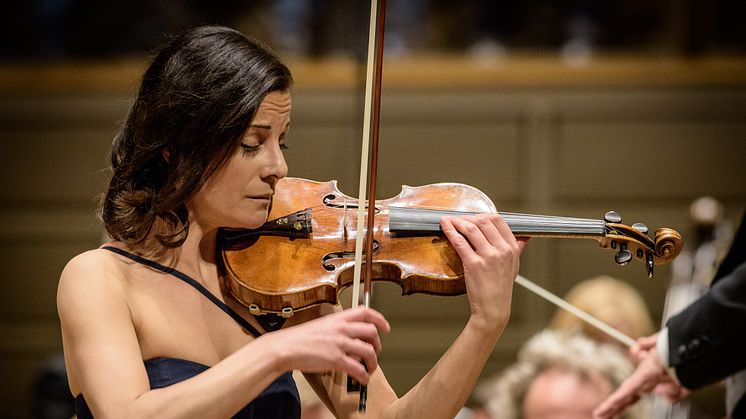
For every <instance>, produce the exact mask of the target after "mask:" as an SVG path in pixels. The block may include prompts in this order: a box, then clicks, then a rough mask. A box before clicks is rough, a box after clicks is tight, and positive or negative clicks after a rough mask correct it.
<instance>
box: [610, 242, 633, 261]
mask: <svg viewBox="0 0 746 419" xmlns="http://www.w3.org/2000/svg"><path fill="white" fill-rule="evenodd" d="M631 260H632V252H630V251H629V250H627V244H626V243H621V244H619V251H618V252H617V253H616V255H614V262H616V263H617V265H626V264H627V263H629V261H631Z"/></svg>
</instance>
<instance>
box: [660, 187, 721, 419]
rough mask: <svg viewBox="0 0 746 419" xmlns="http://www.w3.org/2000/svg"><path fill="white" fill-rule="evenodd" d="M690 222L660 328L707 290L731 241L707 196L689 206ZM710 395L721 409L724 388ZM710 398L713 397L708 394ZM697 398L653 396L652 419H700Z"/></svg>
mask: <svg viewBox="0 0 746 419" xmlns="http://www.w3.org/2000/svg"><path fill="white" fill-rule="evenodd" d="M689 222H690V226H691V230H692V233H693V234H692V236H693V237H692V241H691V242H690V243H691V247H690V248H687V249H684V250H683V251H682V253H681V255H680V256H679V257H678V258H677V259H676V260H675V261H674V263H673V269H672V271H673V276H672V278H671V285H670V286H669V288H668V291H667V292H666V303H665V305H664V306H663V316H662V319H661V325H662V326H665V325H666V322H667V321H668V319H670V318H671V317H673V316H674V315H676V314H677V313H678V312H680V311H681V310H683V309H685V308H686V307H687V306H689V304H691V303H692V302H693V301H694V300H696V299H697V298H699V297H700V296H701V295H702V294H704V293H705V292H706V291H707V288H708V287H709V286H710V282H711V281H712V278H713V277H714V275H715V271H716V268H717V264H718V263H719V262H720V260H721V259H722V257H723V256H724V255H725V253H726V252H727V249H728V246H729V243H730V241H731V235H732V231H731V226H730V224H729V223H728V222H726V221H725V220H724V219H723V206H722V204H721V203H720V202H718V201H717V200H715V199H714V198H712V197H709V196H703V197H700V198H697V199H696V200H694V201H693V202H692V203H691V205H690V206H689ZM719 390H720V391H718V390H716V389H713V390H711V391H710V392H711V393H713V392H715V393H721V394H717V395H715V396H714V397H713V398H715V399H717V400H718V402H716V403H710V404H712V405H715V406H720V405H721V403H720V401H722V400H723V395H722V393H723V389H722V388H720V389H719ZM710 396H712V394H710ZM701 397H702V396H700V398H699V399H695V398H687V399H684V400H681V401H679V402H677V403H674V404H671V403H669V402H668V401H667V400H665V399H663V398H659V397H656V398H655V402H654V404H653V411H652V417H653V418H654V419H688V418H693V417H695V412H696V417H698V418H702V417H703V416H704V415H707V413H705V412H704V411H703V409H701V408H697V407H696V406H693V404H697V403H698V402H701V401H702V400H701ZM724 413H725V412H717V414H711V415H709V416H708V417H713V418H715V417H722V416H723V414H724Z"/></svg>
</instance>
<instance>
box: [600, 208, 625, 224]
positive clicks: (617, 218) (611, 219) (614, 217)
mask: <svg viewBox="0 0 746 419" xmlns="http://www.w3.org/2000/svg"><path fill="white" fill-rule="evenodd" d="M604 221H606V222H607V223H621V222H622V216H621V215H619V214H618V213H617V212H616V211H609V212H607V213H606V214H605V215H604Z"/></svg>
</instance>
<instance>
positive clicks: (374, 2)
mask: <svg viewBox="0 0 746 419" xmlns="http://www.w3.org/2000/svg"><path fill="white" fill-rule="evenodd" d="M385 17H386V0H371V2H370V28H369V34H368V61H367V69H366V77H365V111H364V115H363V142H362V147H361V155H360V189H359V193H358V202H360V201H362V198H363V197H366V196H367V205H358V210H357V231H358V233H359V232H361V231H365V235H362V234H357V235H356V237H355V268H354V271H353V282H352V307H357V305H358V304H359V303H360V277H361V274H362V254H363V244H364V245H365V275H364V277H363V281H364V290H363V304H365V306H366V307H370V297H371V290H372V287H371V279H372V276H373V228H374V223H375V218H374V217H375V203H376V182H377V172H378V128H379V116H380V113H381V112H380V111H381V73H382V69H383V32H384V24H385ZM369 174H370V176H369ZM366 189H367V193H366ZM368 206H370V208H368V217H367V228H365V229H364V227H365V225H364V224H363V223H364V220H365V209H366V207H368ZM366 403H367V388H366V387H365V386H360V403H359V404H358V411H360V412H365V406H366Z"/></svg>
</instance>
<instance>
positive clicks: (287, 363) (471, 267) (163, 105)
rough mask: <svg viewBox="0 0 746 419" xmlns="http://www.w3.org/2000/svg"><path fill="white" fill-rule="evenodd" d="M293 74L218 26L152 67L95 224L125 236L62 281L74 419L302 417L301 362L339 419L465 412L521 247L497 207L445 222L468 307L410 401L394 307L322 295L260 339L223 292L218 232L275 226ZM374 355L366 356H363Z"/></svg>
mask: <svg viewBox="0 0 746 419" xmlns="http://www.w3.org/2000/svg"><path fill="white" fill-rule="evenodd" d="M291 84H292V78H291V75H290V73H289V71H288V70H287V68H286V67H285V66H284V65H283V64H282V63H280V62H279V60H278V59H277V58H276V57H275V56H274V55H273V54H272V53H271V52H270V51H269V49H268V48H267V47H266V46H264V45H263V44H261V43H259V42H257V41H255V40H251V39H247V38H246V37H244V36H243V35H241V34H240V33H238V32H236V31H234V30H231V29H228V28H223V27H202V28H197V29H194V30H191V31H188V32H186V33H183V34H181V35H179V36H176V37H174V38H172V39H171V40H170V41H169V42H168V43H167V44H166V45H165V46H164V47H163V48H162V49H161V50H160V51H159V53H158V54H157V56H156V57H155V58H154V60H153V62H152V63H151V64H150V66H149V67H148V69H147V70H146V72H145V74H144V76H143V80H142V84H141V87H140V90H139V93H138V95H137V98H136V100H135V102H134V104H133V106H132V109H131V110H130V113H129V115H128V117H127V120H126V121H125V123H124V125H123V127H122V129H121V131H120V132H119V133H118V135H117V136H116V138H115V140H114V142H113V147H112V152H111V170H112V178H111V183H110V185H109V188H108V190H107V192H106V194H105V196H104V198H103V200H102V204H101V218H102V220H103V222H104V225H105V227H106V229H107V231H108V233H109V235H110V236H111V237H112V238H113V240H112V241H111V242H109V243H106V244H105V245H104V246H102V247H101V248H99V249H95V250H91V251H88V252H85V253H83V254H81V255H78V256H76V257H75V258H74V259H72V260H71V261H70V262H69V263H68V264H67V266H66V267H65V269H64V271H63V273H62V276H61V279H60V284H59V290H58V309H59V314H60V319H61V323H62V337H63V344H64V349H65V360H66V364H67V369H68V376H69V384H70V389H71V391H72V393H73V395H74V396H76V407H77V411H78V415H79V417H90V416H91V415H93V416H96V417H138V418H140V417H153V416H157V417H159V418H164V417H205V418H206V417H216V418H223V417H231V416H237V417H257V418H258V417H261V418H271V417H278V418H279V417H283V418H286V417H287V418H290V417H299V401H298V396H297V391H296V389H295V385H294V383H293V381H292V376H291V375H290V372H292V371H293V370H300V371H302V372H303V373H305V374H306V376H307V377H308V379H309V381H310V382H311V384H312V386H313V387H314V389H315V390H316V391H317V392H318V393H319V395H320V397H321V398H322V400H324V401H325V403H326V404H327V406H328V407H329V408H330V410H331V411H332V412H333V413H334V414H335V415H336V416H337V417H351V416H355V414H356V411H357V394H355V393H348V392H347V391H346V380H342V379H340V378H341V377H342V376H343V374H346V375H349V376H351V377H353V378H354V379H356V380H358V381H359V382H360V383H362V384H365V385H367V386H368V403H367V413H366V414H368V415H370V416H371V417H428V418H431V417H453V416H454V415H455V414H456V412H457V411H458V410H459V408H460V407H461V406H462V405H463V403H464V402H465V400H466V398H467V396H468V395H469V393H470V392H471V389H472V387H473V386H474V383H475V381H476V380H477V378H478V376H479V373H480V371H481V369H482V367H483V365H484V363H485V362H486V360H487V358H488V356H489V354H490V353H491V351H492V349H493V347H494V345H495V343H496V342H497V340H498V339H499V338H500V335H501V333H502V332H503V330H504V328H505V327H506V325H507V322H508V317H509V313H510V304H511V294H512V288H513V280H514V278H515V277H516V275H517V272H518V266H519V255H520V253H521V250H522V249H523V245H524V242H523V241H517V240H516V239H515V238H514V236H513V234H512V233H511V231H510V229H509V227H508V226H507V224H506V223H505V222H504V221H503V219H502V218H501V217H500V216H498V215H479V216H469V217H462V218H444V219H443V220H442V221H441V226H442V229H443V230H444V232H445V234H446V236H447V238H448V240H449V241H450V242H451V243H452V245H453V246H454V247H455V249H456V251H457V252H458V254H459V256H460V257H461V259H462V261H463V264H464V271H465V282H466V287H467V293H468V297H469V301H470V307H471V313H470V317H469V321H468V322H467V324H466V326H465V327H464V330H463V332H462V333H461V334H460V336H459V337H458V338H457V339H456V340H455V341H454V342H453V344H452V346H451V347H450V349H449V350H448V351H447V352H446V354H445V355H443V357H442V358H441V359H440V361H439V362H438V363H437V364H436V365H435V366H434V367H433V368H432V369H431V370H430V372H429V373H428V374H427V375H426V376H425V377H424V378H422V379H421V381H420V382H419V383H418V384H417V385H416V386H415V387H414V388H412V389H411V390H410V391H409V392H408V393H407V394H405V395H404V396H403V397H401V398H399V397H397V395H396V394H394V391H393V390H392V389H391V387H390V386H389V384H388V383H387V381H386V378H385V377H384V375H383V373H382V372H381V369H380V368H378V364H377V360H376V357H377V354H378V353H379V352H380V351H381V343H380V339H379V333H382V332H383V333H386V332H388V331H389V324H388V323H387V321H386V320H385V319H384V317H383V316H382V315H381V314H380V313H378V312H376V311H374V310H372V309H367V308H356V309H349V310H342V309H341V308H340V307H339V306H331V305H329V304H325V305H320V306H318V307H315V308H310V309H307V310H304V311H302V312H299V313H296V315H295V316H293V317H292V318H291V319H290V320H289V321H288V323H287V324H286V325H285V326H284V327H283V328H282V329H280V330H277V331H274V332H268V333H262V332H261V330H263V329H262V327H261V326H260V325H259V324H258V323H257V322H256V321H255V320H254V319H253V316H252V315H251V314H250V313H249V312H248V310H247V309H246V308H245V307H244V306H243V305H242V304H241V303H240V302H238V301H236V300H235V299H234V298H233V297H232V296H231V295H230V293H229V292H227V291H226V289H225V287H224V286H223V282H222V276H221V275H222V273H221V266H220V261H219V260H218V258H216V246H217V243H216V241H217V232H218V229H219V228H221V227H233V228H257V227H259V226H261V225H262V224H263V223H264V222H265V221H266V219H267V215H268V212H269V208H270V204H271V202H272V196H273V193H274V189H275V185H276V183H277V181H278V180H279V179H281V178H283V177H284V176H285V175H286V174H287V171H288V168H287V165H286V163H285V159H284V157H283V148H284V147H285V145H286V141H287V135H288V130H289V128H290V109H291V95H290V88H291ZM361 360H362V361H363V363H361V362H360V361H361Z"/></svg>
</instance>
